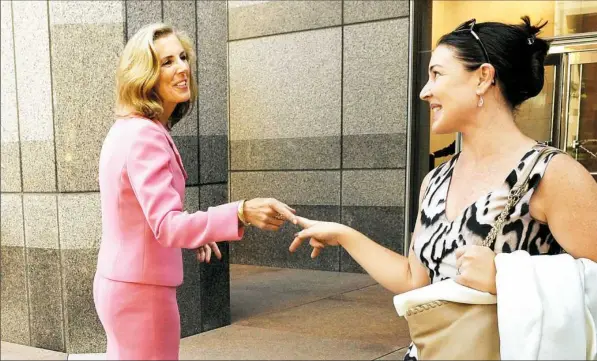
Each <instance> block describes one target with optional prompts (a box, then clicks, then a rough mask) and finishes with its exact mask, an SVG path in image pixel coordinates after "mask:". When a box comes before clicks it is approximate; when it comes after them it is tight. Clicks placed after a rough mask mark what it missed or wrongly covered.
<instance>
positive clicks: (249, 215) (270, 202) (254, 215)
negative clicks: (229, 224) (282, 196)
mask: <svg viewBox="0 0 597 361" xmlns="http://www.w3.org/2000/svg"><path fill="white" fill-rule="evenodd" d="M243 213H244V218H245V221H246V222H247V223H249V224H251V225H253V226H255V227H257V228H259V229H264V230H267V231H277V230H279V229H280V227H282V225H283V224H284V222H286V221H290V220H292V219H293V218H294V214H295V213H296V211H295V210H294V209H292V208H290V207H289V206H288V205H287V204H285V203H282V202H280V201H279V200H277V199H274V198H254V199H251V200H247V201H245V203H244V207H243Z"/></svg>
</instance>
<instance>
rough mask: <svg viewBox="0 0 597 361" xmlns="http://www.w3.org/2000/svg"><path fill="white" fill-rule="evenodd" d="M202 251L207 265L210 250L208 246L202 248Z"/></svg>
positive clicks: (209, 258)
mask: <svg viewBox="0 0 597 361" xmlns="http://www.w3.org/2000/svg"><path fill="white" fill-rule="evenodd" d="M203 249H204V250H205V262H207V263H209V261H211V248H209V246H207V245H206V246H203Z"/></svg>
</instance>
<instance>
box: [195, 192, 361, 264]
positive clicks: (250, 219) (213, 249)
mask: <svg viewBox="0 0 597 361" xmlns="http://www.w3.org/2000/svg"><path fill="white" fill-rule="evenodd" d="M243 213H244V221H245V222H246V223H247V224H251V225H253V226H255V227H257V228H259V229H262V230H267V231H277V230H279V229H280V227H282V226H283V225H284V223H286V222H290V223H292V224H295V225H298V226H300V227H301V228H303V229H302V230H301V231H300V232H298V233H296V234H295V235H294V236H295V237H294V240H293V241H292V243H291V244H290V248H289V250H290V252H294V251H296V250H297V249H298V247H299V246H300V245H301V244H302V243H303V242H304V241H305V240H306V239H308V238H310V241H309V244H310V245H311V247H313V251H312V252H311V258H315V257H317V256H318V255H319V254H320V253H321V250H322V249H323V248H325V247H326V246H337V245H339V244H340V243H339V242H338V240H339V238H340V237H339V236H340V235H341V234H342V233H344V232H346V231H347V230H349V229H350V228H348V227H347V226H344V225H342V224H339V223H333V222H320V221H314V220H310V219H307V218H304V217H300V216H297V215H296V211H295V210H294V209H292V208H290V207H289V206H288V205H286V204H284V203H282V202H280V201H278V200H277V199H273V198H255V199H251V200H248V201H246V202H245V203H244V207H243ZM195 251H196V253H197V260H198V261H199V262H207V263H209V262H210V260H211V255H212V253H213V254H214V255H215V256H216V257H217V258H218V259H222V253H221V252H220V250H219V248H218V246H217V244H216V243H215V242H211V243H209V244H206V245H204V246H202V247H199V248H197V249H196V250H195Z"/></svg>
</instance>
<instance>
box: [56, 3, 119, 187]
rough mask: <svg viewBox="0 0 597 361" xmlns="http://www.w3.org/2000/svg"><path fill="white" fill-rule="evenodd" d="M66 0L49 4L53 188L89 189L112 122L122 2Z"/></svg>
mask: <svg viewBox="0 0 597 361" xmlns="http://www.w3.org/2000/svg"><path fill="white" fill-rule="evenodd" d="M68 5H69V6H66V5H65V4H64V3H63V2H51V3H50V26H51V28H50V35H51V39H50V44H51V51H52V80H53V92H54V122H55V130H56V134H55V137H56V158H57V159H56V161H57V165H58V189H59V191H61V192H65V191H93V190H97V189H98V180H97V174H98V164H99V153H100V150H101V146H102V143H103V140H104V138H105V136H106V134H107V132H108V130H109V128H110V126H111V125H112V123H113V121H114V115H113V108H114V89H115V84H114V82H115V79H114V72H115V69H116V64H117V62H118V56H119V54H120V53H121V51H122V49H123V46H124V39H123V38H124V36H123V33H124V29H123V26H124V23H123V19H122V14H123V12H124V11H123V9H122V6H123V3H122V2H80V6H79V3H77V6H74V3H72V5H73V6H70V5H71V3H70V2H69V3H68ZM94 15H95V16H94ZM72 59H77V61H76V62H73V61H72ZM73 84H76V86H73Z"/></svg>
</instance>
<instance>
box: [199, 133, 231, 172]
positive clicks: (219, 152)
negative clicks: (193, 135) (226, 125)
mask: <svg viewBox="0 0 597 361" xmlns="http://www.w3.org/2000/svg"><path fill="white" fill-rule="evenodd" d="M199 159H200V162H199V166H200V169H199V179H200V183H201V184H206V183H222V182H227V181H228V136H227V135H202V136H201V137H199Z"/></svg>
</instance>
